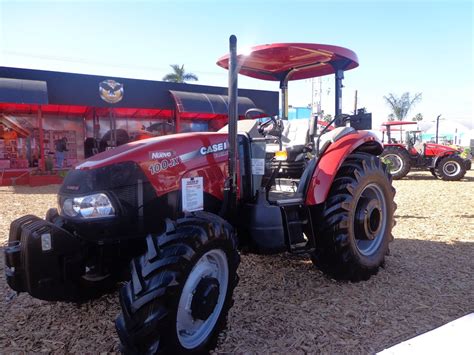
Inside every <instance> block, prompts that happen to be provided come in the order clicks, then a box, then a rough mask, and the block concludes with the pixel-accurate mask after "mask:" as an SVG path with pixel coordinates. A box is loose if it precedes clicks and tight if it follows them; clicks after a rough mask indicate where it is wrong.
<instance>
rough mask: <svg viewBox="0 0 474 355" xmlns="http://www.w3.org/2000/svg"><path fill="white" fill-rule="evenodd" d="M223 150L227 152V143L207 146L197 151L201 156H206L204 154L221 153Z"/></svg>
mask: <svg viewBox="0 0 474 355" xmlns="http://www.w3.org/2000/svg"><path fill="white" fill-rule="evenodd" d="M223 150H227V142H222V143H217V144H213V145H209V146H207V147H201V149H199V152H200V153H201V154H202V155H206V154H211V153H217V152H221V151H223Z"/></svg>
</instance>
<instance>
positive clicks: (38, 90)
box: [0, 78, 48, 104]
mask: <svg viewBox="0 0 474 355" xmlns="http://www.w3.org/2000/svg"><path fill="white" fill-rule="evenodd" d="M0 102H12V103H18V104H47V103H48V89H47V84H46V81H40V80H25V79H11V78H0Z"/></svg>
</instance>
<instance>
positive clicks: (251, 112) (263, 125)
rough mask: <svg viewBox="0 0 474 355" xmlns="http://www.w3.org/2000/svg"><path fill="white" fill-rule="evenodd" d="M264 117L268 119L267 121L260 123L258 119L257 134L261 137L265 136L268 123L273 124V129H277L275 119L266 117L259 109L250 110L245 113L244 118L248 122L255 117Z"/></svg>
mask: <svg viewBox="0 0 474 355" xmlns="http://www.w3.org/2000/svg"><path fill="white" fill-rule="evenodd" d="M257 115H258V116H262V115H263V116H265V117H269V119H268V120H267V121H264V122H263V121H262V120H261V119H260V118H259V119H258V132H259V133H260V134H261V135H262V136H265V135H266V134H265V128H266V127H267V126H269V125H270V123H273V125H274V127H279V125H278V122H277V120H276V119H275V117H272V116H270V115H268V114H267V113H266V112H265V111H263V110H261V109H259V108H250V109H248V110H247V111H245V118H246V119H248V120H252V119H254V117H255V116H257Z"/></svg>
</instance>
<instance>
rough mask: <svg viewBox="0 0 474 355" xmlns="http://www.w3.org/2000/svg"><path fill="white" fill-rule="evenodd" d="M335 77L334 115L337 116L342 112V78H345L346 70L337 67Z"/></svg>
mask: <svg viewBox="0 0 474 355" xmlns="http://www.w3.org/2000/svg"><path fill="white" fill-rule="evenodd" d="M335 78H336V82H335V91H336V107H335V110H334V117H337V116H338V115H340V114H341V113H342V79H344V70H342V69H337V70H336V73H335Z"/></svg>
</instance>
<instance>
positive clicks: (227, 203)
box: [220, 35, 239, 219]
mask: <svg viewBox="0 0 474 355" xmlns="http://www.w3.org/2000/svg"><path fill="white" fill-rule="evenodd" d="M237 75H238V65H237V37H236V36H235V35H231V36H230V38H229V88H228V96H229V107H228V119H229V124H228V136H227V137H228V140H229V148H228V149H229V150H228V152H229V176H228V177H227V179H226V182H225V185H224V201H223V204H222V209H221V212H220V215H221V216H223V217H226V218H228V219H231V218H232V212H233V211H235V207H236V206H237V194H236V191H237V174H236V167H237V120H238V119H239V117H238V107H237V97H238V92H237V90H238V89H237Z"/></svg>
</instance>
